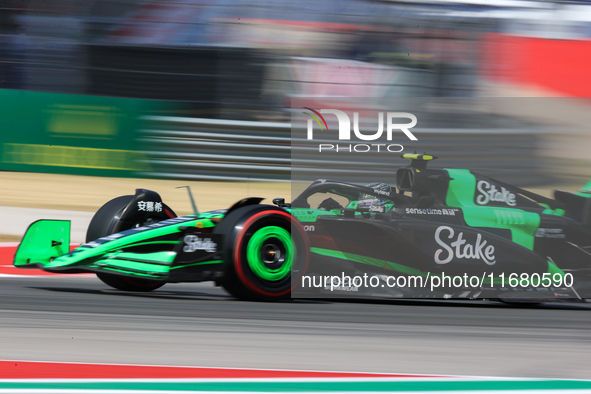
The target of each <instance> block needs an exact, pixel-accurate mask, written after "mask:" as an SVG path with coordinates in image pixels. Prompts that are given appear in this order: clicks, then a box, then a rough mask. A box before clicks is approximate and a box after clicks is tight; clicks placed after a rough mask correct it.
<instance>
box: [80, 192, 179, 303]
mask: <svg viewBox="0 0 591 394" xmlns="http://www.w3.org/2000/svg"><path fill="white" fill-rule="evenodd" d="M133 197H134V196H131V195H129V196H120V197H116V198H114V199H112V200H111V201H109V202H107V203H106V204H105V205H103V206H102V207H101V208H100V209H99V210H98V211H97V212H96V213H95V214H94V216H93V218H92V220H91V221H90V224H89V226H88V230H87V232H86V242H90V241H94V240H96V239H98V238H101V237H104V236H106V235H110V234H113V233H114V232H115V230H117V231H118V232H120V231H124V230H128V229H130V228H133V227H134V226H136V225H138V224H139V225H141V224H142V223H139V222H138V223H134V222H133V221H128V222H126V223H122V222H121V221H120V219H121V214H122V213H123V210H124V209H125V207H127V205H128V204H129V203H130V202H131V200H132V199H133ZM163 205H164V207H165V210H164V212H166V213H167V216H170V217H171V218H172V217H176V215H175V214H174V212H173V211H172V210H171V209H170V208H169V207H168V206H166V205H165V204H163ZM141 220H142V222H143V221H145V220H146V219H145V218H142V219H141ZM156 221H158V220H154V221H153V222H156ZM96 276H97V277H98V278H99V279H100V280H101V281H102V282H103V283H105V284H107V285H109V286H111V287H113V288H115V289H118V290H123V291H138V292H147V291H152V290H156V289H158V288H160V287H162V286H164V285H165V283H166V282H161V281H155V280H150V279H141V278H130V277H125V276H119V275H113V274H109V273H104V272H97V274H96Z"/></svg>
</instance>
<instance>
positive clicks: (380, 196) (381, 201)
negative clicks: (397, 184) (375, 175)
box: [357, 182, 395, 206]
mask: <svg viewBox="0 0 591 394" xmlns="http://www.w3.org/2000/svg"><path fill="white" fill-rule="evenodd" d="M365 187H369V188H372V189H373V190H374V194H360V196H359V201H358V202H357V206H383V205H386V204H393V202H392V200H389V199H388V198H387V197H390V196H391V195H392V194H394V193H395V191H394V189H393V188H392V186H390V185H388V184H386V183H383V182H373V183H370V184H368V185H365Z"/></svg>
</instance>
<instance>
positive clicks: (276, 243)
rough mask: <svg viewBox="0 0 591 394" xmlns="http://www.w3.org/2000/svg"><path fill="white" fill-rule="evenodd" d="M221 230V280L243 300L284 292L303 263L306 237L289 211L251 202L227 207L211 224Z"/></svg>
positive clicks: (273, 296)
mask: <svg viewBox="0 0 591 394" xmlns="http://www.w3.org/2000/svg"><path fill="white" fill-rule="evenodd" d="M216 233H222V234H224V235H225V239H226V241H225V249H224V255H225V256H226V275H225V277H224V278H223V279H222V280H221V281H220V284H221V285H222V287H224V289H226V291H228V293H230V294H231V295H233V296H234V297H236V298H240V299H245V300H261V301H274V300H278V299H282V298H288V297H289V296H290V294H291V291H292V288H293V287H294V285H296V284H297V283H299V280H300V278H301V276H302V275H303V273H304V272H305V269H306V266H307V263H308V253H309V251H308V250H309V247H308V239H307V235H306V233H305V231H304V229H303V228H302V226H301V224H300V223H299V222H298V221H297V220H296V219H295V218H293V217H292V216H291V215H290V214H289V213H288V212H286V211H284V210H282V209H279V208H276V207H273V206H268V205H251V206H246V207H242V208H239V209H237V210H235V211H232V212H230V213H229V214H228V215H227V216H226V217H225V218H224V219H223V220H222V222H221V223H220V225H219V226H218V228H217V229H216Z"/></svg>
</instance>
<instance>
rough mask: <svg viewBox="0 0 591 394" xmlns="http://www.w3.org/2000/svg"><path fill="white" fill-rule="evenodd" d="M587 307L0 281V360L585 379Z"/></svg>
mask: <svg viewBox="0 0 591 394" xmlns="http://www.w3.org/2000/svg"><path fill="white" fill-rule="evenodd" d="M590 332H591V304H544V305H538V306H535V307H531V306H530V307H514V306H508V305H504V304H499V303H496V302H471V301H468V302H465V301H425V300H415V301H402V300H401V301H387V302H365V301H347V302H343V301H339V302H333V301H329V300H288V301H285V302H276V303H256V302H244V301H237V300H235V299H233V298H231V297H230V296H228V295H227V294H226V293H225V292H224V291H223V290H222V289H219V288H216V287H214V286H213V285H212V284H209V283H203V284H169V285H166V286H164V287H162V288H161V289H159V290H156V291H154V292H152V293H125V292H120V291H117V290H112V289H110V288H108V287H107V286H106V285H103V284H102V283H101V282H99V280H98V279H96V278H95V277H92V276H91V277H89V276H85V277H80V276H70V277H64V276H59V277H57V276H56V277H2V278H0V359H5V360H36V361H68V362H99V363H122V364H126V363H131V364H153V365H186V366H212V367H238V368H272V369H299V370H330V371H360V372H390V373H422V374H452V375H455V374H461V375H479V376H515V377H546V378H549V377H553V378H587V379H589V378H591V369H590V368H589V366H590V365H591V361H590V356H591V334H590Z"/></svg>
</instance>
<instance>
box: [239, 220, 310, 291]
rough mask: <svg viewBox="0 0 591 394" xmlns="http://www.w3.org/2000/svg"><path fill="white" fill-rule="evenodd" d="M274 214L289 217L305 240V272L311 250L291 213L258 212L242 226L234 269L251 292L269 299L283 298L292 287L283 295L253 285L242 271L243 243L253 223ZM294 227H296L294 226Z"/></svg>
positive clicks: (304, 233) (306, 236)
mask: <svg viewBox="0 0 591 394" xmlns="http://www.w3.org/2000/svg"><path fill="white" fill-rule="evenodd" d="M273 214H276V215H282V216H285V217H287V218H288V219H289V221H290V222H291V223H292V228H293V227H295V228H297V230H298V231H299V232H300V235H301V236H302V239H303V240H304V248H305V253H306V264H305V266H304V270H303V272H305V271H306V269H307V268H308V250H309V249H310V248H309V243H308V235H307V234H306V232H305V231H304V228H303V227H302V226H301V225H300V223H299V222H297V221H296V220H295V219H294V217H293V216H291V215H290V214H289V213H287V212H285V211H270V210H269V211H262V212H258V213H256V214H254V215H252V216H251V217H249V218H248V220H246V222H244V224H243V225H242V229H241V230H240V232H239V233H238V236H237V237H236V247H235V248H234V268H235V269H236V273H237V274H238V277H239V278H240V281H241V282H242V283H243V284H245V285H246V287H248V288H249V289H250V290H252V291H254V292H256V293H258V294H262V295H264V296H267V297H281V296H284V295H286V294H287V293H289V292H290V291H291V286H290V287H289V289H287V290H285V291H282V292H281V293H269V292H267V291H264V290H262V289H260V288H259V287H258V286H257V285H255V284H254V283H252V281H251V280H250V279H249V278H248V277H247V276H246V275H245V273H244V271H243V270H242V264H241V261H242V253H241V249H242V241H243V240H244V235H245V234H246V232H247V231H248V228H249V227H250V225H251V224H252V223H254V222H255V221H257V220H258V219H259V218H261V217H263V216H267V215H273ZM293 225H295V226H293Z"/></svg>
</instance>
